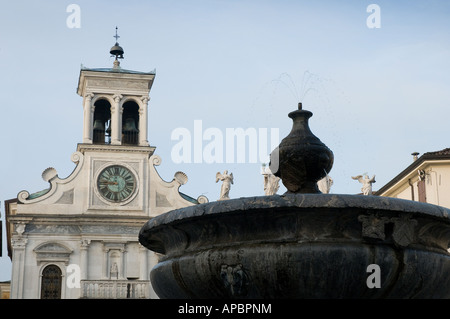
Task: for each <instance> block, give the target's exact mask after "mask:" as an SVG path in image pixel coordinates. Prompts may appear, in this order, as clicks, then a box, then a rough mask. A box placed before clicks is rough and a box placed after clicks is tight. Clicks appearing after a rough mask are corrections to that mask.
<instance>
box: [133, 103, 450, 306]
mask: <svg viewBox="0 0 450 319" xmlns="http://www.w3.org/2000/svg"><path fill="white" fill-rule="evenodd" d="M311 116H312V113H311V112H309V111H306V110H303V109H302V105H301V104H299V107H298V110H296V111H293V112H291V113H289V117H290V118H291V119H292V120H293V127H292V130H291V132H290V133H289V135H288V136H286V137H285V138H284V139H283V140H282V141H281V143H280V145H279V147H278V148H276V149H275V150H274V151H273V152H272V154H271V163H270V169H271V170H272V172H273V173H274V174H275V175H276V176H278V177H280V178H281V180H282V182H283V184H284V185H285V186H286V188H287V190H288V191H287V192H286V194H284V195H281V196H280V195H272V196H258V197H247V198H239V199H230V200H226V201H216V202H210V203H206V204H200V205H196V206H190V207H186V208H182V209H177V210H173V211H170V212H168V213H166V214H163V215H160V216H157V217H155V218H152V219H150V220H149V221H148V222H147V223H146V224H145V225H144V226H143V227H142V229H141V231H140V233H139V241H140V243H141V244H142V245H144V246H145V247H147V248H148V249H150V250H152V251H154V252H157V253H159V254H161V255H160V259H159V263H158V264H157V265H156V266H155V267H154V268H153V269H152V271H151V282H152V285H153V288H154V290H155V292H156V293H157V294H158V296H159V297H160V298H171V299H179V298H204V299H206V298H208V299H211V298H239V299H247V298H249V299H260V298H261V299H262V298H267V299H275V298H320V299H338V298H422V299H423V298H450V254H449V253H448V252H447V249H448V246H449V242H450V217H449V213H450V210H449V209H446V208H443V207H440V206H436V205H431V204H426V203H419V202H413V201H407V200H401V199H396V198H388V197H378V196H363V195H343V194H322V193H320V191H319V190H318V188H317V184H316V183H317V181H318V180H320V179H321V178H322V177H324V176H326V174H327V173H328V172H329V171H330V170H331V167H332V165H333V159H334V157H333V153H332V151H331V150H330V149H328V147H327V146H326V145H325V144H323V143H322V142H321V141H320V140H319V139H318V138H317V137H316V136H314V134H313V133H312V132H311V130H310V128H309V125H308V119H309V118H310V117H311Z"/></svg>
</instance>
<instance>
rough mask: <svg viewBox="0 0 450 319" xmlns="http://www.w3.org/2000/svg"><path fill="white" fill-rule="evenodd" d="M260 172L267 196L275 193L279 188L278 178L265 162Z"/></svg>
mask: <svg viewBox="0 0 450 319" xmlns="http://www.w3.org/2000/svg"><path fill="white" fill-rule="evenodd" d="M261 174H262V175H263V176H264V193H265V194H266V195H267V196H270V195H275V194H276V193H277V191H278V189H279V188H280V185H279V183H280V178H279V177H276V176H275V175H273V173H272V171H271V170H270V168H269V167H268V166H266V164H263V165H262V172H261Z"/></svg>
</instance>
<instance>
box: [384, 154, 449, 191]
mask: <svg viewBox="0 0 450 319" xmlns="http://www.w3.org/2000/svg"><path fill="white" fill-rule="evenodd" d="M434 160H450V148H444V149H443V150H440V151H434V152H427V153H424V154H422V156H420V157H419V158H418V159H416V160H415V161H414V162H412V163H411V165H409V166H408V167H406V168H405V169H404V170H403V171H401V172H400V173H399V174H398V175H397V176H395V177H394V178H393V179H392V180H390V181H389V182H388V183H387V184H386V185H384V186H383V187H381V188H380V189H379V190H378V191H377V192H376V193H377V195H381V194H382V193H384V192H385V191H387V190H388V189H389V188H391V187H392V186H394V185H395V184H396V183H397V182H399V181H400V180H401V179H402V178H404V177H405V176H407V175H408V174H409V173H410V172H412V171H413V170H416V169H417V168H418V167H419V166H420V165H422V164H423V163H424V162H425V161H434Z"/></svg>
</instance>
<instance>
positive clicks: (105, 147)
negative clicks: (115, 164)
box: [77, 143, 156, 156]
mask: <svg viewBox="0 0 450 319" xmlns="http://www.w3.org/2000/svg"><path fill="white" fill-rule="evenodd" d="M155 149H156V147H155V146H137V145H112V144H85V143H79V144H78V145H77V151H78V152H81V153H83V154H84V153H85V152H116V153H146V154H149V156H151V155H152V154H153V153H154V151H155Z"/></svg>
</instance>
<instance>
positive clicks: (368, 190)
mask: <svg viewBox="0 0 450 319" xmlns="http://www.w3.org/2000/svg"><path fill="white" fill-rule="evenodd" d="M352 178H353V179H355V180H358V182H360V183H361V184H362V185H363V186H362V188H361V191H362V193H363V195H372V184H373V183H375V175H373V177H372V178H369V176H368V175H367V174H366V173H364V177H363V175H358V176H352Z"/></svg>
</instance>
